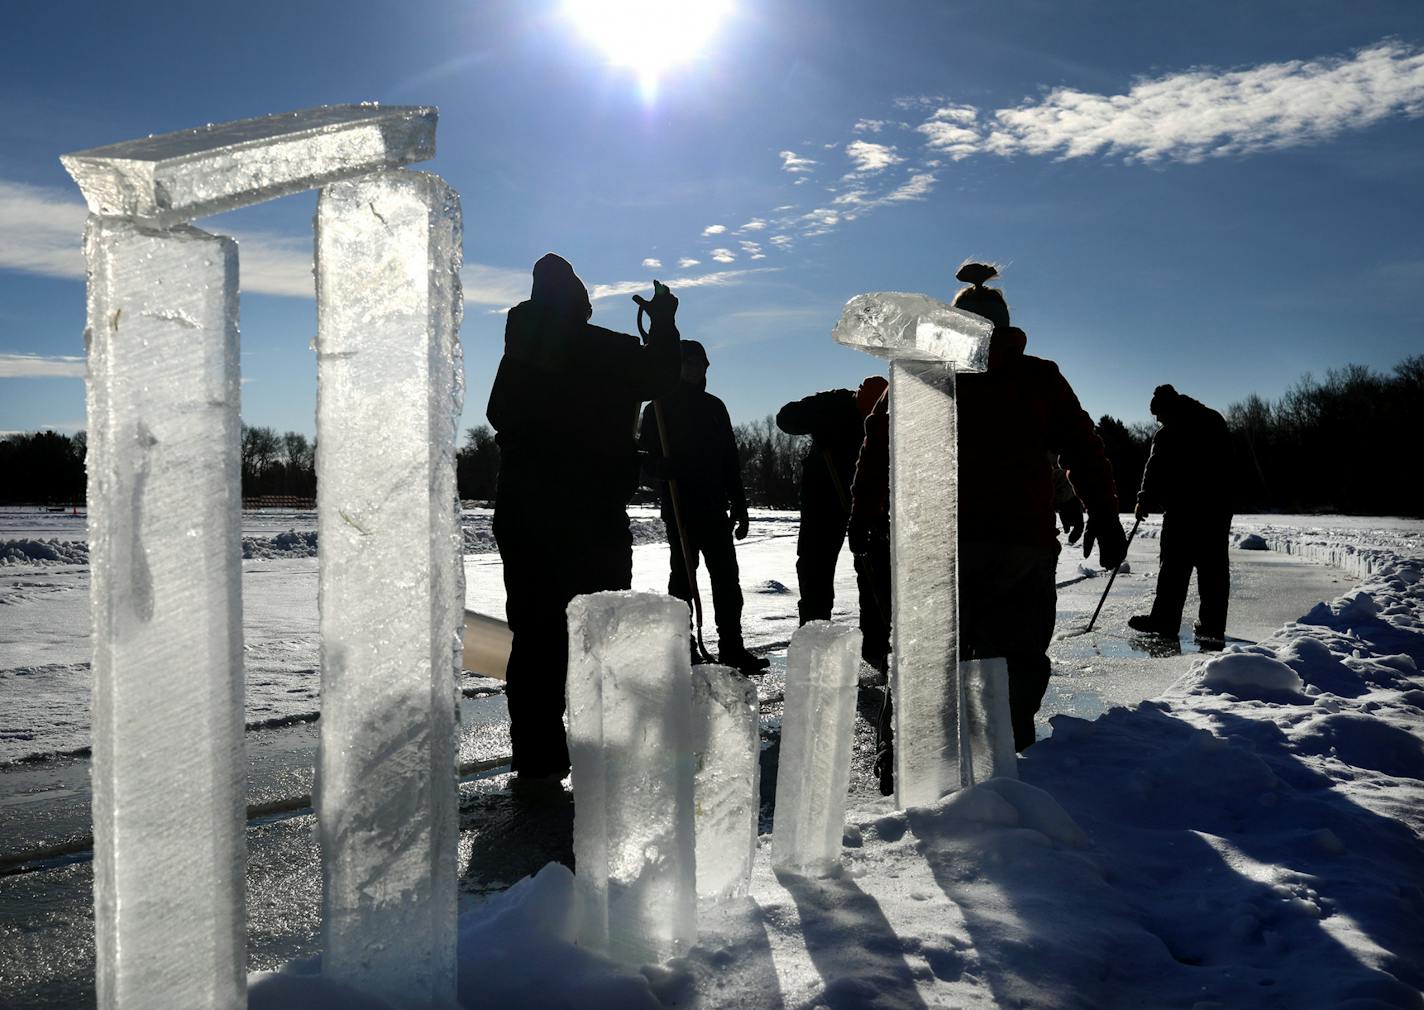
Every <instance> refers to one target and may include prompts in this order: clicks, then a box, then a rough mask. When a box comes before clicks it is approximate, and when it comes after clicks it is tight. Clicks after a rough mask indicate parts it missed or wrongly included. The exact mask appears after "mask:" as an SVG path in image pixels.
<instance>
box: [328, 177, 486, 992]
mask: <svg viewBox="0 0 1424 1010" xmlns="http://www.w3.org/2000/svg"><path fill="white" fill-rule="evenodd" d="M460 242H461V219H460V206H459V199H458V197H457V196H456V195H455V193H454V192H453V191H452V190H451V189H450V188H449V187H448V186H446V185H445V183H444V182H442V181H441V180H440V179H439V178H437V177H435V176H432V175H426V174H423V173H417V172H407V171H399V170H397V171H390V172H382V173H377V174H373V175H368V176H364V177H362V178H359V179H354V180H348V181H344V182H338V183H334V184H332V185H330V186H328V187H326V188H325V189H324V190H323V191H322V193H321V197H320V200H319V201H318V204H317V216H316V271H317V340H316V351H317V426H316V430H317V440H318V442H319V443H320V445H321V449H320V451H319V452H318V453H317V476H318V483H317V490H318V507H319V515H318V529H319V532H320V542H321V560H320V613H321V617H320V620H321V747H320V761H319V769H318V781H317V790H316V804H317V815H318V829H319V834H320V838H321V845H322V871H323V885H324V890H323V924H322V925H323V931H324V937H323V939H324V952H323V956H322V970H323V973H324V974H325V975H326V976H328V977H330V978H334V979H336V980H338V981H341V982H344V983H346V984H348V985H351V986H353V987H355V988H357V989H360V990H363V991H365V992H368V993H371V994H373V995H376V996H380V997H382V998H385V999H387V1000H389V1001H391V1002H393V1003H394V1004H396V1005H398V1006H429V1005H440V1004H441V1001H442V1000H453V999H454V998H455V940H456V928H455V919H456V899H457V894H456V873H457V866H456V863H457V845H458V809H457V776H456V752H455V748H456V738H457V730H458V719H459V707H458V705H457V703H456V701H457V692H458V687H457V681H458V676H459V654H460V631H461V627H462V621H463V614H464V568H463V565H462V564H461V551H462V547H463V544H462V534H461V531H460V524H459V517H458V512H457V500H456V490H455V448H456V427H457V423H458V419H459V411H460V405H461V401H462V397H463V390H462V379H461V371H462V367H461V351H460V343H459V323H460V318H461V311H462V299H461V294H460V282H459V270H460V265H461V263H460V260H461V252H460Z"/></svg>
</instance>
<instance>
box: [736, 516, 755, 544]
mask: <svg viewBox="0 0 1424 1010" xmlns="http://www.w3.org/2000/svg"><path fill="white" fill-rule="evenodd" d="M732 521H733V522H735V523H736V524H737V528H736V529H735V530H733V531H732V536H734V537H736V538H737V539H738V540H745V539H746V538H747V530H748V529H749V528H750V526H751V521H750V520H749V519H748V518H747V514H746V513H745V512H739V513H738V514H736V515H734V516H733V517H732Z"/></svg>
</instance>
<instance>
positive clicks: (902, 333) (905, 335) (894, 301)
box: [832, 291, 994, 371]
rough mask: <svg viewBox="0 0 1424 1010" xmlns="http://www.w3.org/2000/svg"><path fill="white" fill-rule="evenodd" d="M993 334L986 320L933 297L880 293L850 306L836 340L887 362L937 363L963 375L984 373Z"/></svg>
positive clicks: (855, 300) (860, 298) (859, 297)
mask: <svg viewBox="0 0 1424 1010" xmlns="http://www.w3.org/2000/svg"><path fill="white" fill-rule="evenodd" d="M993 332H994V326H993V324H992V323H990V322H989V321H988V320H987V319H984V318H983V317H982V316H976V315H975V314H974V313H972V312H965V311H964V310H963V309H956V308H952V307H950V306H949V305H946V304H945V303H944V302H941V301H937V300H935V299H933V298H930V297H929V296H928V295H916V294H904V293H901V292H898V291H874V292H871V293H870V294H865V295H856V296H855V297H854V298H852V299H851V300H850V301H848V302H846V307H845V309H844V310H843V311H842V312H841V318H840V321H839V322H837V323H836V328H835V330H834V331H833V333H832V336H834V337H835V340H836V343H838V344H844V345H846V346H847V347H854V348H856V349H857V350H861V351H865V352H866V353H868V354H874V355H877V356H879V357H882V358H931V359H934V360H937V361H944V362H947V363H949V364H952V365H954V366H955V367H956V368H957V369H959V370H960V371H983V370H984V369H985V368H987V367H988V365H989V336H990V334H992V333H993Z"/></svg>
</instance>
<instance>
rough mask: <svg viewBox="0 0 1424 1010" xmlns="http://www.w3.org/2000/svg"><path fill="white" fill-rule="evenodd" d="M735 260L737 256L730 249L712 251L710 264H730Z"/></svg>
mask: <svg viewBox="0 0 1424 1010" xmlns="http://www.w3.org/2000/svg"><path fill="white" fill-rule="evenodd" d="M736 258H737V254H736V253H734V252H732V250H730V249H713V250H712V262H714V263H731V262H733V261H734V260H736Z"/></svg>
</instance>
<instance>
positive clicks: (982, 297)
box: [951, 261, 1009, 326]
mask: <svg viewBox="0 0 1424 1010" xmlns="http://www.w3.org/2000/svg"><path fill="white" fill-rule="evenodd" d="M997 276H999V270H998V268H997V267H995V266H993V265H991V264H989V263H972V262H968V261H966V262H965V263H964V265H963V266H961V267H960V268H959V271H958V272H957V273H956V274H955V275H954V279H955V280H957V281H963V282H964V283H966V284H970V285H973V286H972V287H967V288H960V289H959V291H958V293H956V294H955V296H954V301H953V302H952V303H951V304H952V305H953V306H954V307H955V308H957V309H963V310H964V311H966V312H972V313H974V314H975V315H976V316H983V317H984V318H985V319H987V320H989V322H991V323H993V324H994V325H995V326H1008V325H1009V303H1008V302H1006V301H1004V293H1003V292H1002V291H1000V290H999V289H998V288H986V287H985V286H984V282H985V281H987V280H990V279H991V278H994V277H997Z"/></svg>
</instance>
